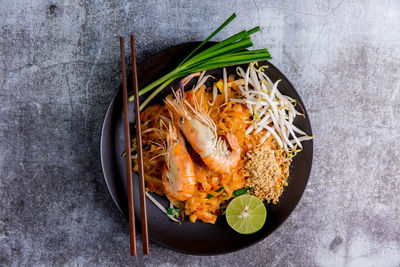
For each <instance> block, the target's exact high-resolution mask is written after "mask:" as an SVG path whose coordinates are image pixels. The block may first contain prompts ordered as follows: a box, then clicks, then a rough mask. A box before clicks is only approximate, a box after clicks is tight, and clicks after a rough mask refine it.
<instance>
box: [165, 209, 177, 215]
mask: <svg viewBox="0 0 400 267" xmlns="http://www.w3.org/2000/svg"><path fill="white" fill-rule="evenodd" d="M167 214H168V215H172V216H177V217H178V216H179V209H171V208H169V209H167Z"/></svg>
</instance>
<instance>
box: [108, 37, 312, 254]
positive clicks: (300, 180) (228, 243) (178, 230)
mask: <svg viewBox="0 0 400 267" xmlns="http://www.w3.org/2000/svg"><path fill="white" fill-rule="evenodd" d="M196 45H198V43H197V42H196V43H184V44H180V45H177V46H173V47H170V48H168V49H165V50H163V51H161V52H159V53H157V54H156V55H154V56H152V57H151V58H150V59H148V60H146V61H145V62H143V63H142V64H141V65H140V66H139V68H138V77H139V87H140V88H142V87H143V85H146V84H148V83H149V82H151V81H153V80H155V79H156V78H158V77H161V75H163V74H165V73H167V72H168V71H169V70H171V68H173V67H174V66H176V65H177V64H178V63H179V62H180V60H182V59H183V58H184V57H185V56H186V55H187V54H188V53H189V52H190V51H191V50H192V49H193V48H194V47H195V46H196ZM208 45H210V44H208ZM263 64H268V65H269V68H268V69H267V70H266V73H267V75H268V76H269V77H270V78H271V80H272V81H273V82H274V81H276V80H278V79H281V80H282V82H281V83H280V84H279V88H280V91H281V92H282V93H284V94H286V95H289V96H291V97H293V98H295V99H297V101H298V102H299V104H300V105H301V106H302V107H303V108H304V104H303V102H302V101H301V99H300V96H299V95H298V94H297V92H296V90H295V89H294V88H293V86H292V84H291V83H290V82H289V81H288V79H286V77H285V76H284V75H283V74H282V73H281V72H280V71H279V70H278V69H277V68H275V67H274V66H273V65H272V64H271V63H269V62H264V63H263ZM245 67H246V66H245ZM233 71H235V68H228V73H230V72H233ZM210 73H211V74H213V75H216V76H217V77H221V70H213V71H210ZM129 78H130V77H129ZM128 80H130V79H128ZM177 82H178V81H175V82H174V83H172V85H174V86H176V85H177ZM131 86H132V85H131V84H128V88H130V89H129V90H130V91H132V90H131V88H132V87H131ZM170 88H171V86H168V87H167V88H166V90H164V92H163V93H164V94H161V95H160V97H159V98H158V99H155V100H154V101H153V103H155V102H157V101H158V102H159V101H160V100H161V97H164V96H165V95H166V94H167V93H169V92H170ZM175 88H176V87H175ZM187 88H190V87H187ZM133 106H134V105H133V103H130V106H129V108H130V120H131V127H132V129H131V133H132V134H134V133H135V131H134V130H133V125H134V122H135V121H134V117H135V116H134V108H133ZM304 112H305V115H306V118H301V117H300V116H298V118H296V121H295V124H296V125H297V126H298V127H300V128H301V129H303V130H304V131H305V132H307V133H308V134H312V131H311V126H310V121H309V119H308V116H307V112H306V111H305V110H304ZM122 114H123V112H122V91H121V88H120V89H119V90H118V91H117V93H116V94H115V95H114V97H113V99H112V100H111V103H110V105H109V107H108V110H107V113H106V116H105V118H104V122H103V128H102V133H101V141H100V142H101V143H100V153H101V163H102V168H103V174H104V178H105V180H106V183H107V186H108V189H109V191H110V194H111V196H112V198H113V199H114V201H115V204H116V205H117V206H118V208H119V209H120V210H121V212H122V213H123V214H124V215H125V216H126V217H127V214H128V207H127V190H126V178H125V177H126V172H125V159H124V158H121V154H122V153H123V152H124V150H125V147H124V125H123V117H122ZM303 146H304V151H302V152H301V153H299V154H298V155H297V156H296V157H295V159H294V160H293V163H292V165H291V172H290V177H289V186H288V187H287V188H286V189H285V191H284V193H283V195H282V196H281V198H280V201H279V204H277V205H267V212H268V215H267V221H266V223H265V225H264V227H263V228H262V229H261V230H260V231H258V232H257V233H255V234H251V235H241V234H238V233H236V232H235V231H234V230H232V229H231V228H230V227H229V226H228V224H227V223H226V220H225V217H224V216H219V217H218V219H217V222H216V224H215V225H212V224H205V223H202V222H197V223H195V224H193V223H190V222H189V221H188V220H185V222H184V223H182V224H181V225H178V224H177V223H174V222H172V221H170V220H169V219H168V218H167V216H166V215H164V214H163V213H162V212H161V211H160V210H159V209H158V208H156V207H155V206H154V204H153V203H152V202H150V201H149V200H147V209H148V224H149V234H150V238H151V240H152V241H154V242H156V243H158V244H160V245H162V246H164V247H166V248H169V249H172V250H175V251H178V252H182V253H187V254H195V255H215V254H223V253H228V252H232V251H236V250H240V249H243V248H245V247H248V246H251V245H253V244H255V243H257V242H259V241H261V240H263V239H264V238H266V237H267V236H268V235H269V234H271V233H272V232H273V231H275V230H276V229H277V228H278V227H279V226H280V225H281V224H282V223H283V222H284V221H285V220H286V219H287V218H288V217H289V215H290V213H291V212H292V211H293V210H294V208H295V207H296V205H297V203H298V202H299V200H300V198H301V195H302V194H303V192H304V189H305V187H306V185H307V181H308V177H309V174H310V171H311V165H312V156H313V143H312V141H307V142H304V144H303ZM133 178H134V186H135V191H134V198H135V216H136V222H137V229H138V230H140V229H141V228H140V225H138V223H139V221H140V206H139V204H140V202H139V190H138V179H137V175H136V173H134V174H133ZM156 198H157V200H159V201H160V202H161V203H163V204H164V206H165V207H166V206H167V200H166V199H165V198H163V197H159V196H156Z"/></svg>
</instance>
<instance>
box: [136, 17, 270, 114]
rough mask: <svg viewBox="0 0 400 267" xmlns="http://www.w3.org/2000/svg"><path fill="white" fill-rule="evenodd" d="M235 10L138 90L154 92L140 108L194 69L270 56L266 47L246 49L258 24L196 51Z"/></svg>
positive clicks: (216, 66)
mask: <svg viewBox="0 0 400 267" xmlns="http://www.w3.org/2000/svg"><path fill="white" fill-rule="evenodd" d="M235 18H236V14H235V13H233V14H232V15H231V16H230V17H229V18H228V19H227V20H226V21H225V22H224V23H222V25H221V26H219V27H218V28H217V29H216V30H215V31H214V32H213V33H212V34H210V36H208V37H207V38H206V39H205V40H204V41H203V42H202V43H201V44H200V45H198V46H197V47H196V48H195V49H194V50H193V51H192V52H191V53H190V54H189V55H188V56H187V57H186V58H185V59H184V60H182V62H181V63H180V64H179V65H178V66H177V67H176V68H175V69H173V70H172V71H171V72H169V73H168V74H166V75H164V76H163V77H161V78H159V79H158V80H156V81H154V82H152V83H150V84H148V85H147V86H145V87H144V88H142V89H141V90H140V91H139V95H140V96H141V95H143V94H145V93H147V92H149V91H152V93H151V94H150V95H149V96H148V97H147V99H146V100H145V101H143V103H142V104H141V105H140V110H142V109H143V108H144V107H146V106H147V104H149V102H150V101H151V100H152V99H153V98H154V97H155V96H156V95H157V94H158V93H160V92H161V91H162V90H163V89H164V88H165V87H166V86H167V85H168V84H170V83H171V82H173V81H174V80H175V79H178V78H181V77H184V76H186V75H189V74H191V73H194V72H199V71H204V70H210V69H216V68H222V67H228V66H233V65H239V64H245V63H249V62H254V61H261V60H268V59H271V55H270V54H269V52H268V50H267V49H259V50H253V51H246V50H245V49H247V48H249V47H252V46H253V42H252V41H251V38H250V35H252V34H254V33H256V32H258V31H259V30H260V27H255V28H253V29H251V30H249V31H241V32H239V33H237V34H235V35H233V36H231V37H229V38H227V39H225V40H223V41H221V42H219V43H217V44H215V45H213V46H211V47H209V48H207V49H205V50H204V51H202V52H200V53H197V54H196V52H197V51H198V50H199V49H200V48H201V47H202V46H203V45H204V44H205V43H207V42H208V41H209V40H210V39H211V38H213V37H214V36H215V35H217V34H218V33H219V32H220V31H221V30H222V29H223V28H225V27H226V25H228V24H229V23H230V22H231V21H232V20H233V19H235ZM132 100H133V95H131V96H130V97H129V101H132Z"/></svg>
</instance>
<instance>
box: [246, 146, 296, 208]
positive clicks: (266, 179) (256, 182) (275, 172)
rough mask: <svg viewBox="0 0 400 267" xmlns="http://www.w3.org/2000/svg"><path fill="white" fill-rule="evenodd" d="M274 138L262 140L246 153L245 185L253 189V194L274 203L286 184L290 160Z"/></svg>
mask: <svg viewBox="0 0 400 267" xmlns="http://www.w3.org/2000/svg"><path fill="white" fill-rule="evenodd" d="M285 154H286V153H285V152H284V151H283V150H282V149H281V148H280V147H279V146H278V144H277V142H276V141H275V139H270V140H267V141H266V142H264V144H263V145H261V146H258V147H256V148H254V149H253V150H251V151H249V152H248V153H247V154H246V157H247V162H246V164H245V170H246V172H247V179H246V186H247V187H252V188H253V189H254V191H253V194H254V195H255V196H257V197H258V198H260V199H265V200H267V202H268V203H270V202H272V203H273V204H276V203H277V202H278V201H279V197H280V196H281V195H282V193H283V189H284V187H285V186H287V185H288V183H287V181H286V179H287V178H288V176H289V166H290V160H287V158H286V156H285Z"/></svg>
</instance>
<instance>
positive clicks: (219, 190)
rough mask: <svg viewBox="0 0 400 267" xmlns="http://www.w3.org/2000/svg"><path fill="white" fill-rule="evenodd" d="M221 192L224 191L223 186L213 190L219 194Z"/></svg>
mask: <svg viewBox="0 0 400 267" xmlns="http://www.w3.org/2000/svg"><path fill="white" fill-rule="evenodd" d="M222 190H224V187H223V186H221V187H220V188H218V189H217V190H215V192H217V193H219V192H221V191H222Z"/></svg>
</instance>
